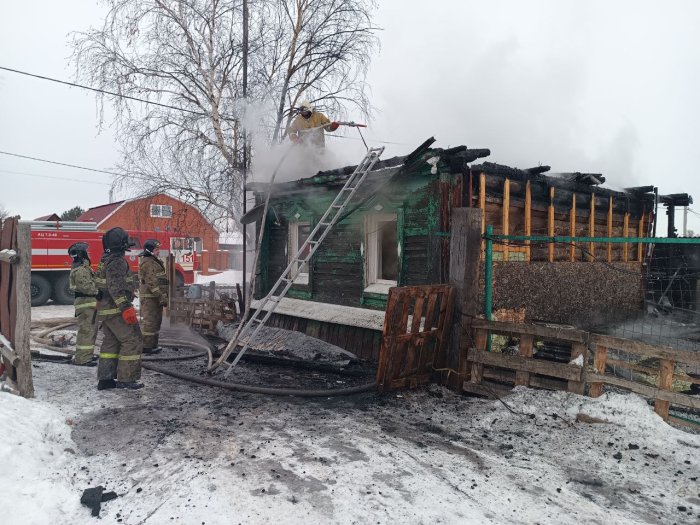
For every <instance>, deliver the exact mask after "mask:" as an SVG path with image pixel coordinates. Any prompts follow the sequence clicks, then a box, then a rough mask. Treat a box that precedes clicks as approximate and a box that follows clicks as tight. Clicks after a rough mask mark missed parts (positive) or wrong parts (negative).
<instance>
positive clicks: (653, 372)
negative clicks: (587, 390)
mask: <svg viewBox="0 0 700 525" xmlns="http://www.w3.org/2000/svg"><path fill="white" fill-rule="evenodd" d="M607 364H608V365H609V366H618V367H620V368H625V369H627V370H632V371H634V372H641V373H642V374H647V375H650V376H654V377H657V376H658V375H659V370H658V369H657V368H651V367H649V366H641V365H638V364H635V363H630V362H629V361H623V360H621V359H611V358H609V357H608V362H607ZM673 380H674V381H683V382H686V383H693V384H695V385H700V379H698V378H695V377H691V376H689V375H687V374H675V373H674V374H673Z"/></svg>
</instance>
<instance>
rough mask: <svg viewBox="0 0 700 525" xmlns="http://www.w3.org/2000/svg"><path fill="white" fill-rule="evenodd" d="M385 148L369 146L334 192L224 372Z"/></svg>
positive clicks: (246, 329) (250, 321) (252, 338)
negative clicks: (333, 197)
mask: <svg viewBox="0 0 700 525" xmlns="http://www.w3.org/2000/svg"><path fill="white" fill-rule="evenodd" d="M383 152H384V147H381V148H370V149H368V150H367V154H366V155H365V158H363V159H362V162H360V163H359V164H358V165H357V167H356V168H355V170H354V171H353V172H352V174H351V175H350V176H349V177H348V180H347V181H345V185H344V186H343V188H342V189H341V190H340V191H339V192H338V195H336V196H335V199H333V202H332V203H331V205H330V206H329V207H328V209H327V210H326V212H325V213H324V214H323V217H321V220H319V221H318V224H316V227H315V228H314V229H313V230H312V231H311V233H310V234H309V236H308V238H307V239H306V240H305V241H304V244H302V245H301V247H300V248H299V250H298V251H297V253H296V254H295V255H294V257H293V258H292V260H291V261H290V263H289V265H288V266H287V268H286V269H285V270H284V272H283V273H282V275H281V276H280V278H279V279H277V282H276V283H275V284H274V286H273V287H272V288H270V291H269V292H268V294H267V295H266V296H265V297H263V298H262V299H261V300H260V302H259V304H258V306H257V308H256V309H255V313H254V314H253V315H252V316H251V317H250V319H248V321H247V322H246V324H245V326H244V327H243V329H242V330H241V331H240V332H239V334H238V337H237V338H236V340H235V341H233V342H232V343H231V344H230V345H229V346H228V348H231V349H234V348H235V347H236V345H237V344H238V341H239V340H240V339H241V338H243V337H245V336H247V335H248V336H249V337H248V340H247V341H246V342H245V345H243V348H241V350H240V352H238V355H237V356H236V358H235V359H234V360H233V362H232V363H231V364H229V367H228V369H227V370H226V373H225V374H224V375H225V376H226V377H228V375H229V374H230V373H231V370H232V369H233V367H234V366H236V365H237V364H238V361H240V360H241V357H243V354H245V352H246V350H248V348H249V347H250V346H251V345H252V344H253V342H254V341H255V338H256V337H257V335H258V332H260V328H262V326H263V325H264V324H265V323H266V322H267V320H268V319H269V318H270V316H271V315H272V313H273V312H274V311H275V309H276V308H277V305H278V304H279V303H280V301H281V300H282V298H283V297H284V296H285V295H286V294H287V292H288V291H289V289H290V288H291V287H292V284H294V280H295V279H296V278H297V277H298V276H299V274H300V273H301V271H302V270H303V269H304V267H305V266H306V265H307V264H308V262H309V260H311V257H312V256H313V254H314V253H315V252H316V250H317V249H318V247H319V246H320V245H321V243H322V242H323V239H325V238H326V235H328V232H330V231H331V229H332V228H333V226H334V225H335V223H336V222H338V220H339V219H340V217H341V215H342V214H343V210H345V207H346V206H347V205H348V203H349V202H350V200H351V199H352V197H353V196H354V195H355V192H356V191H357V188H358V187H359V186H360V185H361V184H362V183H363V182H364V180H365V178H366V177H367V175H368V174H369V172H370V171H372V168H373V167H374V165H375V164H376V163H377V161H378V160H379V156H380V155H381V154H382V153H383ZM268 305H269V307H268ZM266 307H268V309H267V311H265V308H266ZM251 331H252V332H251Z"/></svg>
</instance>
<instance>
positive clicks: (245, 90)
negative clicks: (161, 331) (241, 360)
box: [241, 0, 248, 313]
mask: <svg viewBox="0 0 700 525" xmlns="http://www.w3.org/2000/svg"><path fill="white" fill-rule="evenodd" d="M243 104H244V107H243V115H244V116H245V113H246V111H247V110H248V0H243ZM242 131H243V213H244V214H245V212H246V205H247V203H246V201H247V198H246V197H247V192H246V189H245V187H246V179H247V176H248V133H247V130H246V126H245V118H244V120H243V126H242ZM247 258H248V225H247V224H244V225H243V307H244V308H246V307H247V304H246V303H247V300H248V296H247V295H246V289H247V286H246V280H247V272H246V268H247V266H248V265H247V260H246V259H247ZM241 313H242V312H241Z"/></svg>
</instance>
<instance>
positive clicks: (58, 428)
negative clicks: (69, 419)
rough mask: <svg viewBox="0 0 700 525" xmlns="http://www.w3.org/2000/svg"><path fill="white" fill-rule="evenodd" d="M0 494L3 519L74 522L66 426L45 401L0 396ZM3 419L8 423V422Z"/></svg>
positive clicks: (78, 510) (78, 512)
mask: <svg viewBox="0 0 700 525" xmlns="http://www.w3.org/2000/svg"><path fill="white" fill-rule="evenodd" d="M0 420H2V421H3V429H2V431H0V464H2V468H1V469H0V494H1V495H2V500H3V507H4V508H5V510H4V515H5V518H8V521H7V522H6V523H22V524H25V525H30V524H48V523H80V522H81V521H80V520H81V519H84V520H86V521H85V522H87V519H89V516H90V511H89V510H87V509H85V508H83V507H81V505H80V494H81V492H82V490H81V489H79V488H77V487H75V486H74V483H75V481H76V480H75V478H74V474H73V475H71V472H75V471H77V470H78V469H77V468H75V466H76V465H75V458H74V456H73V454H75V444H74V443H73V441H72V440H71V439H70V427H69V426H68V425H67V424H66V422H65V421H64V420H63V419H62V418H61V416H60V415H59V414H58V412H57V411H56V410H55V409H53V408H52V407H50V405H47V404H45V403H41V402H39V401H31V400H27V399H24V398H21V397H18V396H13V395H10V394H0ZM8 423H9V424H8Z"/></svg>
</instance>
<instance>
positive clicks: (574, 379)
mask: <svg viewBox="0 0 700 525" xmlns="http://www.w3.org/2000/svg"><path fill="white" fill-rule="evenodd" d="M472 328H473V329H474V338H473V343H474V347H471V348H469V347H465V348H463V351H464V352H465V353H466V362H467V376H468V379H467V380H466V381H465V382H464V384H463V389H464V391H467V392H472V393H477V394H484V395H492V394H493V393H502V394H504V393H507V392H508V391H509V390H510V389H511V388H512V387H513V386H518V385H522V386H530V387H538V388H547V389H550V390H565V391H568V392H574V393H576V394H585V393H588V395H589V396H591V397H598V396H600V395H601V394H602V393H603V390H604V385H611V386H615V387H617V388H622V389H625V390H630V391H632V392H636V393H638V394H640V395H642V396H644V397H647V398H650V399H653V400H654V402H655V410H656V412H657V413H658V414H659V415H660V416H661V417H662V418H663V419H664V420H666V421H668V420H671V421H675V422H679V423H681V422H682V421H681V420H679V419H678V418H675V417H673V416H670V415H669V407H670V405H677V406H680V407H685V408H690V409H695V410H700V398H698V397H694V396H691V395H686V394H682V393H679V392H674V391H673V390H672V388H673V381H674V380H677V381H683V382H686V383H689V384H700V379H698V378H697V377H693V376H690V375H688V374H687V373H685V372H683V371H681V370H679V371H676V368H684V367H697V366H698V365H700V353H697V352H689V351H686V350H678V349H675V348H671V347H667V346H659V345H651V344H647V343H643V342H641V341H636V340H630V339H623V338H619V337H612V336H608V335H601V334H593V333H589V332H585V331H582V330H574V329H568V328H559V327H550V326H546V325H534V324H520V323H504V322H498V321H484V320H479V319H477V320H474V321H473V322H472ZM494 335H504V336H507V337H511V338H514V339H517V340H518V344H517V355H508V354H505V353H500V352H488V351H487V347H488V341H489V339H490V338H491V337H493V336H494ZM546 343H555V344H557V345H560V347H561V346H563V347H565V348H568V349H569V350H568V361H569V362H554V361H550V360H544V359H537V358H535V357H534V350H535V348H536V345H538V344H540V345H542V344H546ZM611 349H613V350H615V351H617V352H618V353H620V354H621V355H624V356H625V359H619V358H617V359H612V358H610V357H609V354H608V352H609V350H611ZM640 360H645V362H644V363H643V364H640ZM606 365H607V366H606ZM610 365H614V366H615V367H616V368H618V369H623V370H625V371H627V372H628V374H627V375H629V376H630V377H634V376H633V375H632V374H631V372H638V373H640V374H644V377H645V379H646V381H635V380H633V379H625V378H621V377H618V376H617V375H614V374H612V373H610V370H609V367H610ZM638 375H639V374H638Z"/></svg>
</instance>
